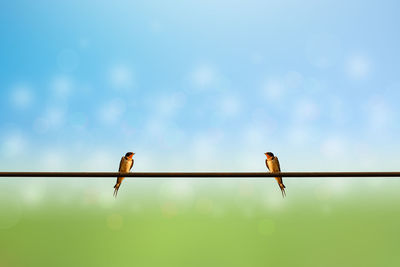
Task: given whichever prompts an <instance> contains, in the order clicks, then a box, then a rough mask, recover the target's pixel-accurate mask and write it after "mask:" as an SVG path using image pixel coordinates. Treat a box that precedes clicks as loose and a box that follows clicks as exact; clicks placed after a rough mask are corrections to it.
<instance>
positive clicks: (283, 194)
mask: <svg viewBox="0 0 400 267" xmlns="http://www.w3.org/2000/svg"><path fill="white" fill-rule="evenodd" d="M279 187H280V188H281V192H282V197H286V191H285V188H286V186H285V185H284V184H283V183H280V184H279Z"/></svg>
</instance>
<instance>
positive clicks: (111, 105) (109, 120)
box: [98, 98, 126, 124]
mask: <svg viewBox="0 0 400 267" xmlns="http://www.w3.org/2000/svg"><path fill="white" fill-rule="evenodd" d="M125 108H126V105H125V102H124V101H123V100H122V99H119V98H116V99H113V100H111V101H110V102H108V103H106V104H104V105H103V106H102V107H101V109H100V110H99V112H98V114H99V119H100V121H101V122H103V123H105V124H113V123H116V122H117V121H119V120H120V119H121V117H122V115H123V113H124V112H125Z"/></svg>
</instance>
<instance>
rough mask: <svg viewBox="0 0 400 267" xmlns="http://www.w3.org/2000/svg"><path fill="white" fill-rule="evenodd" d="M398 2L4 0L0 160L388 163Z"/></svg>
mask: <svg viewBox="0 0 400 267" xmlns="http://www.w3.org/2000/svg"><path fill="white" fill-rule="evenodd" d="M398 12H399V3H398V2H397V1H388V0H384V1H368V2H365V1H356V0H353V1H337V0H336V1H316V0H315V1H314V0H308V1H304V0H303V1H296V0H285V1H277V0H276V1H275V0H273V1H256V0H250V1H245V2H243V1H236V0H234V1H232V0H231V1H225V0H222V1H211V0H206V1H185V2H182V1H153V0H151V1H123V0H117V1H112V2H110V1H101V0H100V1H96V3H94V2H93V1H87V0H80V1H76V0H71V1H63V2H54V1H44V0H38V1H22V0H19V1H18V0H16V1H2V2H1V3H0V34H1V36H2V38H1V40H2V41H1V42H0V59H1V60H0V168H1V169H2V170H4V171H6V170H7V171H17V170H19V171H40V170H42V171H50V170H51V171H58V170H59V171H115V170H116V169H117V167H118V163H119V159H120V157H121V156H122V155H124V154H125V153H126V152H127V151H133V152H136V155H135V159H136V161H135V167H134V170H137V171H264V170H265V162H264V160H265V158H264V155H263V153H264V152H266V151H272V152H274V153H275V154H276V155H277V156H278V157H279V159H280V162H281V166H282V169H283V170H284V171H314V170H316V171H317V170H323V171H341V170H349V171H368V170H374V171H388V170H396V168H397V163H398V161H399V159H400V157H399V155H398V153H396V152H397V150H398V149H399V142H398V132H399V130H400V123H399V122H400V120H399V112H400V110H399V106H398V103H397V102H398V99H399V97H400V91H399V90H400V79H399V76H398V73H399V69H400V54H399V53H398V47H399V46H400V38H399V35H398V26H397V25H398V24H399V18H398V16H397V15H398Z"/></svg>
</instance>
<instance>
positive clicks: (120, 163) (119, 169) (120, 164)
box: [118, 157, 124, 172]
mask: <svg viewBox="0 0 400 267" xmlns="http://www.w3.org/2000/svg"><path fill="white" fill-rule="evenodd" d="M123 160H124V157H122V158H121V161H120V162H119V168H118V171H119V172H120V171H121V166H122V161H123Z"/></svg>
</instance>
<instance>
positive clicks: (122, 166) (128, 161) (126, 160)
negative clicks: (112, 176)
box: [114, 152, 135, 197]
mask: <svg viewBox="0 0 400 267" xmlns="http://www.w3.org/2000/svg"><path fill="white" fill-rule="evenodd" d="M133 155H135V153H133V152H128V153H126V154H125V156H124V157H122V158H121V161H120V162H119V169H118V171H119V172H129V171H130V170H131V169H132V166H133V163H134V160H133ZM124 178H125V177H118V178H117V182H116V183H115V185H114V197H117V194H118V189H119V187H120V186H121V183H122V180H124Z"/></svg>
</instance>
